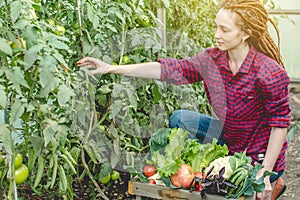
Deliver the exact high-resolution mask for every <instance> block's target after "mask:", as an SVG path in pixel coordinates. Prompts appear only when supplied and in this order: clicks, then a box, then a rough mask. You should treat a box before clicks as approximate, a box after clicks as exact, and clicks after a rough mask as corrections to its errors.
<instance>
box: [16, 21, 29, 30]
mask: <svg viewBox="0 0 300 200" xmlns="http://www.w3.org/2000/svg"><path fill="white" fill-rule="evenodd" d="M28 23H29V21H28V20H26V19H19V20H18V21H17V22H16V24H15V25H14V28H16V29H23V28H24V27H26V26H27V25H28Z"/></svg>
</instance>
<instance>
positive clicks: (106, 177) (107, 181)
mask: <svg viewBox="0 0 300 200" xmlns="http://www.w3.org/2000/svg"><path fill="white" fill-rule="evenodd" d="M98 178H99V182H100V183H102V184H107V183H109V181H110V174H108V175H107V176H105V177H104V178H100V173H99V177H98Z"/></svg>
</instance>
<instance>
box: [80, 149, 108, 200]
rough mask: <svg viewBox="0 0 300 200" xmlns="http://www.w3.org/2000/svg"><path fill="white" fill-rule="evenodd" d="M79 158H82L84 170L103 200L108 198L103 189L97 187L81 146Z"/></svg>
mask: <svg viewBox="0 0 300 200" xmlns="http://www.w3.org/2000/svg"><path fill="white" fill-rule="evenodd" d="M81 160H82V164H83V167H84V169H85V170H86V173H87V174H88V176H89V178H90V179H91V181H92V182H93V184H94V186H95V187H96V189H97V191H98V192H99V194H100V195H101V197H102V198H103V199H105V200H109V199H108V197H107V196H106V195H105V194H104V193H103V191H102V190H101V188H100V187H99V185H98V183H97V182H96V181H95V180H94V178H93V175H92V173H91V171H90V170H89V167H88V165H87V163H86V161H85V154H84V149H83V147H82V148H81Z"/></svg>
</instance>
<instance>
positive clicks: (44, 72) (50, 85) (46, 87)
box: [39, 65, 58, 96]
mask: <svg viewBox="0 0 300 200" xmlns="http://www.w3.org/2000/svg"><path fill="white" fill-rule="evenodd" d="M39 82H40V84H41V86H42V89H41V95H42V96H47V95H48V93H49V92H50V91H52V90H53V89H54V88H55V87H56V85H57V82H58V78H56V77H55V76H54V73H53V72H52V71H51V65H50V66H49V68H48V67H47V66H43V67H40V74H39Z"/></svg>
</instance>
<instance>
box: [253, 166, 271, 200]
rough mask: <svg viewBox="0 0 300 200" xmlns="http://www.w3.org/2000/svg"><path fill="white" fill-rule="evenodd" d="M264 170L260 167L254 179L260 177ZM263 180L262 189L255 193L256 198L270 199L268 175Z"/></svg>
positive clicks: (258, 199) (260, 199)
mask: <svg viewBox="0 0 300 200" xmlns="http://www.w3.org/2000/svg"><path fill="white" fill-rule="evenodd" d="M264 172H265V170H264V169H261V170H260V171H259V172H258V173H257V176H256V179H259V178H260V177H262V176H263V173H264ZM264 182H265V189H264V191H262V192H260V193H257V194H256V200H271V197H272V192H273V188H272V185H271V182H270V176H266V177H265V179H264Z"/></svg>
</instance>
